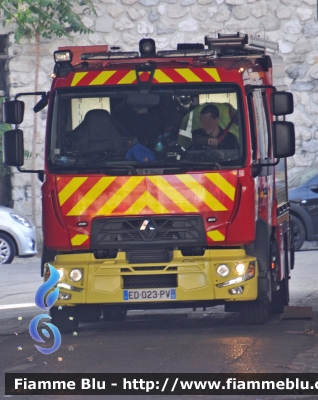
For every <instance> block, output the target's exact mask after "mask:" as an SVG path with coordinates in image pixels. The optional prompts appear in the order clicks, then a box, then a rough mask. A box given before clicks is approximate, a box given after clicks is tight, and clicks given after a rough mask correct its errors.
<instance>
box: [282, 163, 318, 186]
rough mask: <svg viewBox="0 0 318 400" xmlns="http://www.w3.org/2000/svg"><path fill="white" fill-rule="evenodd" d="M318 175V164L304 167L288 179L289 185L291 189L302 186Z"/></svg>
mask: <svg viewBox="0 0 318 400" xmlns="http://www.w3.org/2000/svg"><path fill="white" fill-rule="evenodd" d="M316 175H318V164H317V165H312V166H310V167H307V168H304V169H302V170H301V171H299V172H297V173H296V174H295V175H292V176H291V177H290V178H289V179H288V187H289V189H293V188H295V187H298V186H301V185H302V184H304V183H305V182H307V181H309V180H310V179H312V178H314V177H315V176H316Z"/></svg>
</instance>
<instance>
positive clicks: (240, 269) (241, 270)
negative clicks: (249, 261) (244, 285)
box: [235, 263, 245, 275]
mask: <svg viewBox="0 0 318 400" xmlns="http://www.w3.org/2000/svg"><path fill="white" fill-rule="evenodd" d="M235 270H236V272H237V273H238V274H239V275H243V274H244V272H245V265H244V264H242V263H238V264H236V265H235Z"/></svg>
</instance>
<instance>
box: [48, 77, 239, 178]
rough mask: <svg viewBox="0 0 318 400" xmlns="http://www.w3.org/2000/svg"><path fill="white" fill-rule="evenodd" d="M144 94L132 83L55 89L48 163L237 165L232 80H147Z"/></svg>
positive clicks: (154, 168)
mask: <svg viewBox="0 0 318 400" xmlns="http://www.w3.org/2000/svg"><path fill="white" fill-rule="evenodd" d="M151 94H152V96H153V98H152V99H150V101H149V96H148V97H147V96H145V97H144V98H143V95H142V93H138V90H137V87H136V86H135V85H130V86H125V87H120V88H118V86H117V87H103V88H96V87H95V88H85V90H84V89H83V88H63V89H57V90H55V93H54V96H53V107H52V108H51V118H50V120H51V127H50V129H49V135H50V137H49V146H48V148H47V151H48V160H49V162H48V166H49V169H50V170H51V171H52V172H59V173H63V172H64V173H68V172H74V173H83V172H85V173H86V172H87V173H89V172H91V173H94V172H97V173H106V174H108V173H109V174H139V173H140V171H144V170H145V168H146V169H147V171H149V172H148V173H155V174H156V173H157V174H165V173H171V171H187V170H211V169H228V168H236V167H240V166H242V165H243V163H244V160H245V145H244V143H245V139H244V134H243V133H244V126H243V125H242V121H243V118H242V116H241V113H242V110H241V109H240V106H241V104H242V101H241V94H240V90H239V88H238V87H237V86H236V85H230V84H220V83H218V84H200V85H198V84H197V85H193V84H187V85H183V86H176V85H174V86H172V85H153V87H152V90H151ZM153 100H155V101H153ZM143 173H145V172H143Z"/></svg>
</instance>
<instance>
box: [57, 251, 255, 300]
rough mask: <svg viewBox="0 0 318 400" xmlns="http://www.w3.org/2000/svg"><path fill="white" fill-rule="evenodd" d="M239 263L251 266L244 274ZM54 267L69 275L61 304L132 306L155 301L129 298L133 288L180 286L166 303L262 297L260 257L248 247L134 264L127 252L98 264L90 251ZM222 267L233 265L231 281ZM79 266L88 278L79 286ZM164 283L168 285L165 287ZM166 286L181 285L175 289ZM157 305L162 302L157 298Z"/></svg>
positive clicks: (63, 257) (177, 254) (62, 281)
mask: <svg viewBox="0 0 318 400" xmlns="http://www.w3.org/2000/svg"><path fill="white" fill-rule="evenodd" d="M238 263H241V264H244V266H245V271H244V272H243V273H242V272H241V275H239V274H238V272H237V271H236V269H235V267H236V265H237V264H238ZM50 264H51V265H53V266H54V267H55V268H56V269H57V270H62V271H63V276H62V278H61V279H60V281H59V283H58V286H59V289H60V297H59V300H58V301H57V302H56V303H55V305H56V306H59V305H62V306H63V305H69V306H72V305H78V304H94V303H95V304H96V303H98V304H114V303H116V304H126V305H127V306H129V304H130V305H132V304H133V303H143V302H145V301H147V303H149V300H145V299H143V298H141V297H140V296H139V297H140V298H139V299H138V300H136V299H134V296H128V297H130V298H129V299H128V300H127V290H131V291H134V290H136V291H138V289H139V290H140V289H143V290H149V289H150V290H151V289H152V288H154V287H156V288H170V289H171V288H172V287H173V288H174V291H173V292H174V294H175V296H174V298H173V299H165V300H163V301H165V303H166V302H171V303H175V302H191V301H213V300H215V301H249V300H255V299H256V298H257V291H258V285H257V277H258V269H257V262H256V259H255V258H254V257H250V256H247V255H246V254H245V252H244V250H243V249H230V250H206V251H205V254H204V256H193V257H192V256H191V257H185V256H183V255H182V254H181V252H180V251H174V252H173V258H172V261H171V262H170V263H168V264H165V263H147V264H128V263H127V261H126V258H125V253H123V252H122V253H121V252H120V253H118V255H117V258H116V259H107V260H106V259H103V260H96V259H95V258H94V255H93V254H90V253H87V254H70V255H58V256H57V257H56V259H55V261H54V262H52V263H50ZM220 264H226V265H227V266H228V267H229V270H230V272H229V274H228V275H227V276H226V277H223V278H222V277H220V276H219V275H218V274H217V272H216V270H217V267H218V266H219V265H220ZM74 268H77V269H79V270H80V271H81V272H82V279H81V280H80V281H78V282H73V281H72V280H71V279H70V276H69V274H70V272H71V270H72V269H74ZM253 268H254V272H253ZM251 271H252V272H253V273H251ZM248 274H249V275H248ZM168 275H169V276H168ZM247 276H248V278H246V277H247ZM161 279H163V280H161ZM245 279H246V280H245ZM147 282H149V287H147V285H148V283H147ZM154 282H155V286H154V285H153V283H154ZM160 282H164V283H163V284H162V287H161V286H160ZM166 282H175V284H174V285H171V287H170V285H169V284H168V285H167V284H166ZM138 285H140V286H141V287H140V288H139V287H138ZM128 286H129V289H127V287H128ZM235 288H241V289H238V292H240V294H238V293H237V292H236V291H235ZM233 289H234V291H233ZM125 291H126V294H125ZM135 297H136V296H135ZM151 301H156V302H158V300H155V299H152V300H151ZM171 308H173V304H171Z"/></svg>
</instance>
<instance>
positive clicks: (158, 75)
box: [153, 69, 173, 83]
mask: <svg viewBox="0 0 318 400" xmlns="http://www.w3.org/2000/svg"><path fill="white" fill-rule="evenodd" d="M153 77H154V78H155V79H156V80H157V81H158V82H159V83H170V82H173V80H172V79H171V78H169V76H168V75H166V74H165V73H164V72H163V71H161V69H156V70H155V74H154V76H153Z"/></svg>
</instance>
